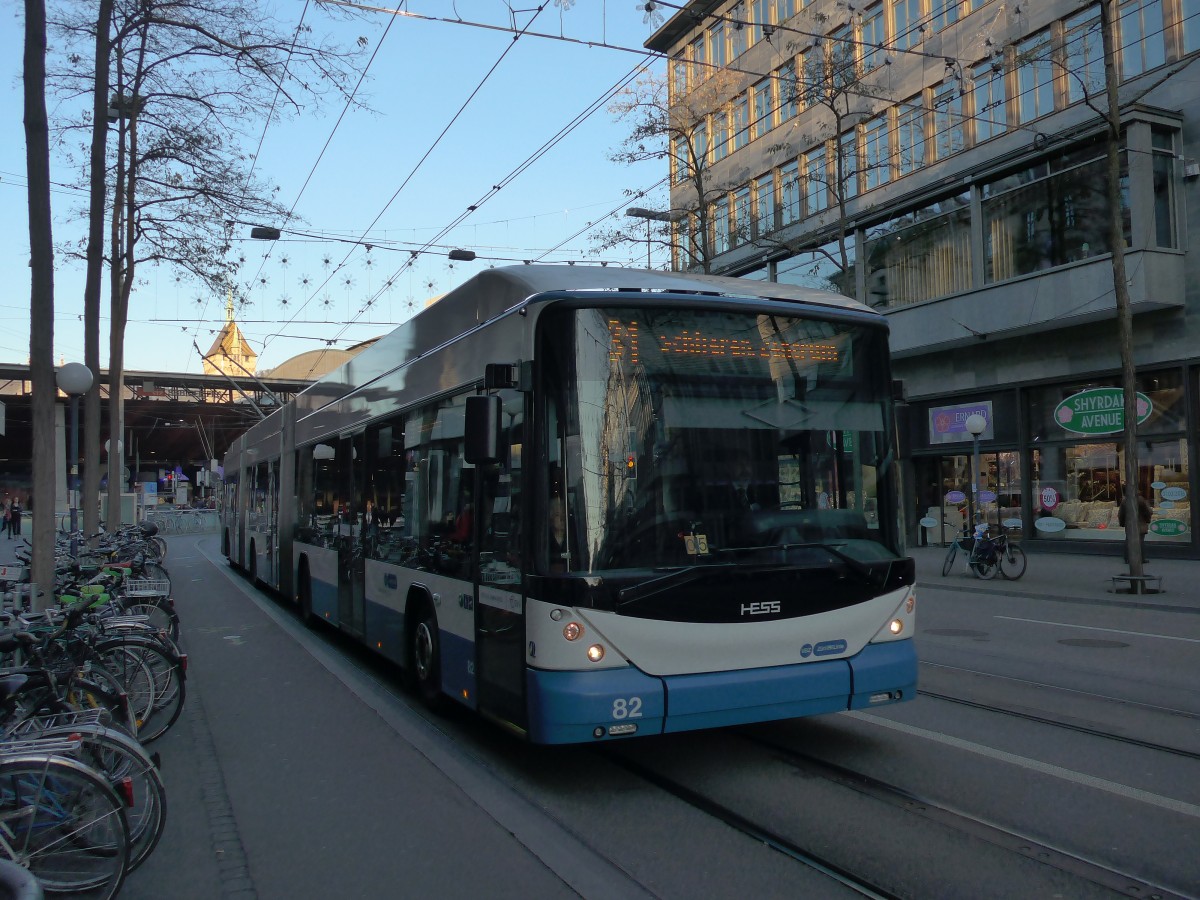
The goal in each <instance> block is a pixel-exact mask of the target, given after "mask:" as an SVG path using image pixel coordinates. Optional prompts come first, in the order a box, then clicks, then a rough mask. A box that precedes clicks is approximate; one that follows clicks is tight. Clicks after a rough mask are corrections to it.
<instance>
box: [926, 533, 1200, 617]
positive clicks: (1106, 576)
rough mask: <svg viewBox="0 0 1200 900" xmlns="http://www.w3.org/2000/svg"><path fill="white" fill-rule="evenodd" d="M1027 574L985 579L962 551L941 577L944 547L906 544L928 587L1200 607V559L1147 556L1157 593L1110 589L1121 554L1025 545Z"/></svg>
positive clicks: (1122, 566)
mask: <svg viewBox="0 0 1200 900" xmlns="http://www.w3.org/2000/svg"><path fill="white" fill-rule="evenodd" d="M1024 546H1025V547H1026V549H1027V553H1026V556H1027V557H1028V560H1029V566H1028V568H1027V569H1026V571H1025V575H1024V576H1023V577H1021V578H1020V579H1018V580H1016V581H1009V580H1007V579H1006V578H1004V577H1003V576H1002V575H997V576H996V577H995V578H993V579H991V580H988V581H985V580H983V579H979V578H976V577H975V576H974V575H973V574H971V573H970V572H969V571H967V565H966V559H965V557H964V555H963V553H962V551H961V550H960V551H959V553H958V555H957V557H956V558H955V560H954V568H953V570H952V571H951V572H950V574H949V575H947V576H945V577H943V576H942V563H943V562H944V561H945V559H946V551H947V549H948V548H947V547H939V546H936V545H934V546H929V547H909V548H908V551H907V552H908V555H909V556H911V557H913V559H915V560H916V561H917V584H918V585H925V586H927V587H931V588H946V589H954V590H971V591H981V592H986V593H997V594H1008V595H1014V594H1017V595H1023V596H1041V597H1047V598H1053V597H1065V598H1071V599H1095V600H1105V601H1108V602H1112V603H1120V602H1129V601H1133V602H1136V603H1138V604H1139V605H1145V604H1152V605H1159V606H1171V607H1186V608H1190V609H1192V610H1195V611H1196V612H1200V577H1198V576H1200V564H1198V563H1197V562H1196V560H1194V559H1155V558H1153V557H1151V559H1150V561H1149V562H1148V563H1146V565H1145V567H1144V572H1145V573H1146V574H1147V575H1157V576H1161V578H1162V591H1161V592H1160V593H1157V594H1141V595H1135V594H1127V593H1114V591H1113V581H1112V577H1113V576H1114V575H1122V574H1125V573H1128V572H1129V566H1128V565H1126V563H1125V561H1124V560H1122V559H1121V557H1119V556H1096V555H1093V554H1083V553H1048V552H1038V551H1037V549H1036V548H1035V549H1033V550H1029V549H1028V545H1027V544H1026V545H1024Z"/></svg>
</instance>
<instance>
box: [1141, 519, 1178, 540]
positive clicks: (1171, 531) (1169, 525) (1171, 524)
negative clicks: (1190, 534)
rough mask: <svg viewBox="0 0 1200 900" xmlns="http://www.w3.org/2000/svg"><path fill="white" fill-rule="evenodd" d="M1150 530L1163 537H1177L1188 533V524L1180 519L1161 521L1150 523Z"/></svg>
mask: <svg viewBox="0 0 1200 900" xmlns="http://www.w3.org/2000/svg"><path fill="white" fill-rule="evenodd" d="M1150 530H1151V531H1153V532H1154V533H1155V534H1161V535H1162V536H1163V537H1175V536H1176V535H1180V534H1183V533H1184V532H1185V531H1187V523H1186V522H1180V521H1179V520H1178V519H1159V520H1158V521H1157V522H1151V523H1150Z"/></svg>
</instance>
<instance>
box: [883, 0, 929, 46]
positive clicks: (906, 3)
mask: <svg viewBox="0 0 1200 900" xmlns="http://www.w3.org/2000/svg"><path fill="white" fill-rule="evenodd" d="M890 3H891V5H892V35H893V37H892V46H893V47H895V48H896V49H897V50H907V49H908V48H909V47H912V46H915V45H916V44H918V43H920V42H921V39H922V38H923V37H924V35H923V34H921V29H920V28H919V27H918V26H919V25H920V23H921V0H890Z"/></svg>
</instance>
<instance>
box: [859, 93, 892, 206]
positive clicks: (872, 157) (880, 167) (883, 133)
mask: <svg viewBox="0 0 1200 900" xmlns="http://www.w3.org/2000/svg"><path fill="white" fill-rule="evenodd" d="M863 162H864V164H865V167H866V168H865V170H864V172H863V176H864V177H863V189H864V190H868V191H869V190H871V189H872V188H877V187H879V186H880V185H881V184H887V183H888V182H889V181H891V180H892V142H891V139H890V134H889V132H888V116H887V113H886V112H883V113H881V114H879V115H878V116H876V117H875V118H873V119H869V120H868V121H867V123H866V124H865V125H864V126H863Z"/></svg>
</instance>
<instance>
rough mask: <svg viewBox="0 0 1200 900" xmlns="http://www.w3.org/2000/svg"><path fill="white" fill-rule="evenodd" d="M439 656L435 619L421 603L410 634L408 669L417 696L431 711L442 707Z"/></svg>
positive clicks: (431, 611)
mask: <svg viewBox="0 0 1200 900" xmlns="http://www.w3.org/2000/svg"><path fill="white" fill-rule="evenodd" d="M441 656H442V654H441V641H440V640H439V639H438V625H437V616H435V615H434V613H433V610H432V609H431V608H430V606H429V604H428V603H422V604H421V607H420V612H419V613H418V617H417V621H416V624H415V625H413V628H412V630H411V631H410V632H409V666H410V670H411V672H412V681H413V685H414V687H415V688H416V692H417V696H419V697H420V698H421V702H423V703H424V704H425V705H426V706H428V707H429V708H430V709H437V708H439V707H440V706H441V701H442V659H441Z"/></svg>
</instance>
